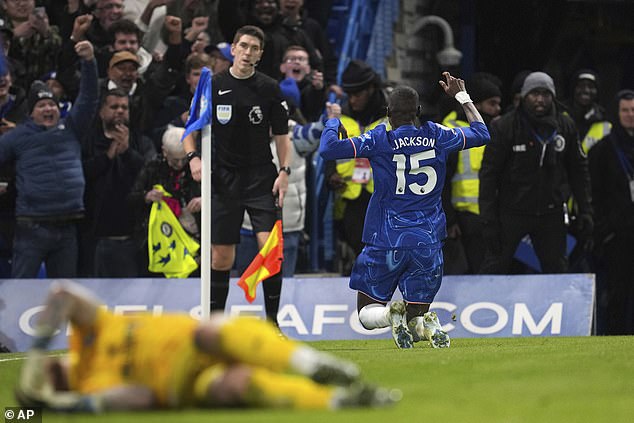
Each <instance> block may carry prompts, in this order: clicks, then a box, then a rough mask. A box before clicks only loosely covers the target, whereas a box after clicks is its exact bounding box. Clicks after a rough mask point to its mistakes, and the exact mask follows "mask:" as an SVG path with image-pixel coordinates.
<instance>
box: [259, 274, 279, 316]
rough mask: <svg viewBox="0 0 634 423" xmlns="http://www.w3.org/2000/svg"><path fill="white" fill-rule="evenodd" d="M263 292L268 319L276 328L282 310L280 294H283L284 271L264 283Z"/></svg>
mask: <svg viewBox="0 0 634 423" xmlns="http://www.w3.org/2000/svg"><path fill="white" fill-rule="evenodd" d="M262 290H263V291H264V309H265V311H266V318H267V319H268V320H270V321H271V322H272V323H273V324H275V326H279V325H278V323H277V312H278V310H279V308H280V294H281V292H282V271H281V270H280V271H279V272H278V273H276V274H275V275H273V276H271V277H270V278H268V279H265V280H264V281H262Z"/></svg>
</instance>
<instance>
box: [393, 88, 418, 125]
mask: <svg viewBox="0 0 634 423" xmlns="http://www.w3.org/2000/svg"><path fill="white" fill-rule="evenodd" d="M387 107H388V117H389V118H390V120H391V121H392V126H393V127H398V126H401V125H403V124H407V123H413V122H414V120H415V119H416V115H417V113H418V93H417V92H416V90H415V89H413V88H412V87H409V86H407V85H399V86H398V87H396V88H394V90H393V91H392V93H391V94H390V98H389V99H388V106H387Z"/></svg>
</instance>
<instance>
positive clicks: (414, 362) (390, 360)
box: [0, 336, 634, 423]
mask: <svg viewBox="0 0 634 423" xmlns="http://www.w3.org/2000/svg"><path fill="white" fill-rule="evenodd" d="M311 345H313V346H315V347H317V348H319V349H321V350H325V351H330V352H331V353H333V354H336V355H338V356H340V357H344V358H347V359H350V360H353V361H355V362H356V363H358V364H359V366H360V367H361V369H362V371H363V374H364V375H365V379H366V380H369V381H372V382H377V383H379V384H381V385H384V386H386V387H395V388H400V389H401V390H402V391H403V400H402V401H401V402H400V403H399V404H397V405H396V406H395V407H393V408H388V409H357V410H344V411H338V412H327V411H312V412H308V411H279V410H225V411H218V410H213V411H212V410H185V411H168V412H144V413H117V414H109V415H101V416H87V415H56V414H51V413H47V412H45V414H44V416H43V420H42V421H43V423H51V422H84V421H90V422H114V423H117V422H134V423H145V422H154V421H156V422H159V421H161V422H171V421H178V422H179V423H187V422H196V423H200V422H204V421H216V422H235V423H253V422H271V423H285V422H293V423H295V422H298V421H301V422H302V423H309V422H320V423H321V422H328V423H331V422H332V423H337V422H345V423H356V422H363V423H366V422H381V423H386V422H410V421H412V422H426V421H436V422H469V423H473V422H487V423H491V422H505V423H513V422H575V423H579V422H592V423H597V422H626V421H632V416H633V415H634V360H632V359H633V358H634V354H633V351H634V337H632V336H629V337H576V338H477V339H454V340H452V343H451V348H449V349H443V350H440V349H438V350H434V349H432V348H431V347H429V346H428V345H425V346H424V347H422V348H421V346H420V344H417V347H416V348H414V349H411V350H396V348H395V346H394V345H393V343H392V342H391V341H387V340H371V341H321V342H314V343H312V344H311ZM21 356H22V355H21V354H0V360H6V359H9V358H13V357H21ZM20 364H21V360H14V361H0V409H1V410H2V411H4V407H10V406H15V405H16V402H15V400H14V399H13V393H12V390H13V385H14V383H15V381H16V380H17V377H18V371H19V366H20Z"/></svg>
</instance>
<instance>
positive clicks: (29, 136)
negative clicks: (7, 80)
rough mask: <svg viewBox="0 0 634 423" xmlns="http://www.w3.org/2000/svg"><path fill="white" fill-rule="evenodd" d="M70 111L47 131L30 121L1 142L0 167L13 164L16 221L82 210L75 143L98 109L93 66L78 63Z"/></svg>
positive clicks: (78, 152) (92, 63)
mask: <svg viewBox="0 0 634 423" xmlns="http://www.w3.org/2000/svg"><path fill="white" fill-rule="evenodd" d="M81 74H82V78H81V85H80V93H79V96H78V97H77V102H76V105H75V107H73V108H72V109H71V111H70V113H69V115H68V116H67V117H66V118H65V119H61V120H60V121H59V124H58V125H57V126H56V127H54V128H51V129H46V128H45V127H43V126H40V125H36V124H35V123H34V122H33V120H31V119H29V120H27V121H26V122H25V123H24V124H21V125H18V126H17V127H16V128H15V129H13V130H11V131H10V132H8V133H7V134H5V135H4V136H2V137H0V163H1V162H5V161H10V160H15V167H16V187H17V191H18V198H17V204H16V216H30V217H36V218H50V217H60V216H65V215H73V214H77V213H81V212H83V210H84V201H83V195H84V174H83V172H82V166H81V149H80V139H81V137H83V136H85V135H86V133H87V132H88V130H89V128H90V122H92V119H93V117H94V115H95V112H96V110H97V105H98V87H97V64H96V62H95V61H94V60H93V61H90V62H86V61H84V60H82V66H81Z"/></svg>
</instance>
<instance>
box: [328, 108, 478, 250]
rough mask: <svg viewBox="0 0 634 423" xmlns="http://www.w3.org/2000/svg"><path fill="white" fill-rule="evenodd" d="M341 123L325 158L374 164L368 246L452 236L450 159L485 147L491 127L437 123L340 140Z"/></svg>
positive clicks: (331, 133) (334, 124)
mask: <svg viewBox="0 0 634 423" xmlns="http://www.w3.org/2000/svg"><path fill="white" fill-rule="evenodd" d="M338 126H339V120H338V119H330V120H329V121H328V122H327V123H326V128H325V129H324V131H323V133H322V136H321V144H320V148H319V151H320V154H321V155H322V157H323V158H324V159H326V160H335V159H344V158H354V157H365V158H367V159H369V161H370V164H371V166H372V173H373V178H374V193H373V194H372V198H371V199H370V204H369V205H368V209H367V212H366V218H365V226H364V230H363V242H364V243H365V244H366V245H372V246H375V247H378V248H385V249H393V248H418V247H423V246H424V247H434V246H439V245H440V244H441V243H442V241H443V240H444V239H445V238H446V236H447V230H446V218H445V213H444V211H443V209H442V202H441V193H442V189H443V185H444V182H445V175H446V163H447V156H448V155H449V153H451V152H453V151H458V150H461V149H464V148H468V147H475V146H479V145H483V144H484V143H485V142H486V141H487V140H488V139H489V133H488V131H487V128H486V126H485V125H484V124H483V123H481V122H474V123H472V124H471V126H470V127H468V128H447V127H445V126H442V125H439V124H437V123H433V122H426V123H425V124H424V125H422V126H421V127H416V126H414V125H405V126H401V127H399V128H397V129H395V130H391V131H388V130H387V129H386V127H385V125H379V126H377V127H376V128H374V129H372V130H370V131H369V132H366V133H365V134H362V135H360V136H358V137H352V138H348V139H345V140H339V139H338V135H337V128H338Z"/></svg>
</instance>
